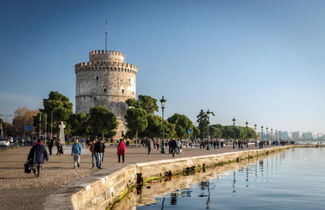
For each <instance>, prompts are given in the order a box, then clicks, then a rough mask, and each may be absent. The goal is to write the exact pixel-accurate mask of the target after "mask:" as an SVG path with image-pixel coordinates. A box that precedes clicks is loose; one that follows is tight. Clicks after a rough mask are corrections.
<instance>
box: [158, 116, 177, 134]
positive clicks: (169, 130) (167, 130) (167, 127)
mask: <svg viewBox="0 0 325 210" xmlns="http://www.w3.org/2000/svg"><path fill="white" fill-rule="evenodd" d="M163 126H164V134H165V138H169V139H171V138H175V137H176V130H175V127H176V125H175V124H173V123H168V121H167V120H164V122H163ZM160 128H161V127H160ZM161 133H162V128H161Z"/></svg>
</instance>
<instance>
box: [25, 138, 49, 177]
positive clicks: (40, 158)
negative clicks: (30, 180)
mask: <svg viewBox="0 0 325 210" xmlns="http://www.w3.org/2000/svg"><path fill="white" fill-rule="evenodd" d="M27 160H29V161H30V162H32V164H33V166H32V170H33V173H34V176H35V177H39V176H40V172H41V171H40V170H41V166H42V164H43V163H44V162H45V160H46V161H48V160H49V156H48V154H47V151H46V149H45V147H44V145H43V144H42V140H41V139H38V140H37V143H36V144H34V145H33V147H32V148H31V150H30V151H29V154H28V157H27ZM36 170H37V171H36ZM36 172H37V173H36Z"/></svg>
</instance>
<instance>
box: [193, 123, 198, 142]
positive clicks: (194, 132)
mask: <svg viewBox="0 0 325 210" xmlns="http://www.w3.org/2000/svg"><path fill="white" fill-rule="evenodd" d="M199 137H200V129H199V128H198V127H196V126H193V134H192V139H193V140H194V139H197V138H199Z"/></svg>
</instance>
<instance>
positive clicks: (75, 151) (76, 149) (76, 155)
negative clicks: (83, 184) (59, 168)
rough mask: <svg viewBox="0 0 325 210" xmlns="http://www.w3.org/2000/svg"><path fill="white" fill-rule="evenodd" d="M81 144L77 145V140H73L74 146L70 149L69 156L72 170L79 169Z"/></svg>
mask: <svg viewBox="0 0 325 210" xmlns="http://www.w3.org/2000/svg"><path fill="white" fill-rule="evenodd" d="M81 149H82V148H81V144H80V143H79V140H78V139H75V140H74V144H73V145H72V148H71V156H72V157H73V168H76V166H77V167H78V168H79V167H80V154H81Z"/></svg>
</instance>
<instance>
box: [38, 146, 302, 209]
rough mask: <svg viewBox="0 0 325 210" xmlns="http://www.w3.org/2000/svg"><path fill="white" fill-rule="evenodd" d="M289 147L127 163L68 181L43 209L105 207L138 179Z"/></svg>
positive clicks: (194, 169) (123, 193) (208, 165)
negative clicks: (106, 172) (122, 166)
mask: <svg viewBox="0 0 325 210" xmlns="http://www.w3.org/2000/svg"><path fill="white" fill-rule="evenodd" d="M292 147H297V146H280V147H272V148H267V149H254V150H246V151H239V152H229V153H223V154H216V155H205V156H196V157H188V158H175V159H169V160H159V161H152V162H145V163H137V164H131V165H128V166H126V167H124V168H122V169H120V170H117V171H115V172H113V173H110V174H108V175H105V174H94V175H91V176H89V177H84V178H81V179H79V180H76V181H73V182H71V183H69V184H68V185H67V186H66V187H64V188H62V189H61V190H59V191H58V192H56V193H55V194H52V195H50V196H49V197H48V198H47V199H46V202H45V203H44V209H46V210H52V209H105V208H107V207H108V206H112V205H113V204H114V203H115V202H117V201H119V200H120V199H121V198H123V197H124V196H125V195H126V194H127V193H128V191H129V189H131V188H132V187H134V186H135V185H136V184H137V181H139V180H140V181H141V180H143V181H144V182H146V181H150V180H153V179H158V178H162V177H164V176H170V175H175V174H179V173H182V172H186V171H199V170H201V169H202V168H208V167H216V166H220V165H223V164H227V163H231V162H236V161H237V162H239V161H241V160H245V159H251V158H254V157H259V156H263V155H267V154H270V153H273V152H278V151H282V150H287V149H289V148H292Z"/></svg>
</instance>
